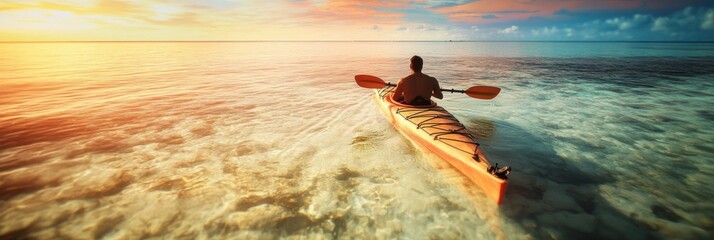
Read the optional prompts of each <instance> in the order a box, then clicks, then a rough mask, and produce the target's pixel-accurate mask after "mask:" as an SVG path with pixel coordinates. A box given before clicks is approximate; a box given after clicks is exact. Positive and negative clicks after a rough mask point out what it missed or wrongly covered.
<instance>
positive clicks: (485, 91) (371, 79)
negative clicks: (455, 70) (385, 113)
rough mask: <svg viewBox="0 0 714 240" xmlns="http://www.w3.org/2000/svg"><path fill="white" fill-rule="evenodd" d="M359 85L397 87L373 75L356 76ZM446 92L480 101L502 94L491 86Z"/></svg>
mask: <svg viewBox="0 0 714 240" xmlns="http://www.w3.org/2000/svg"><path fill="white" fill-rule="evenodd" d="M355 81H356V82H357V85H359V86H360V87H363V88H383V87H384V86H396V84H393V83H385V82H384V80H382V79H381V78H378V77H375V76H372V75H355ZM441 91H444V92H452V93H466V95H468V96H469V97H472V98H478V99H493V98H495V97H496V96H497V95H498V93H500V92H501V89H500V88H497V87H491V86H474V87H470V88H468V89H466V90H454V89H453V88H452V89H443V88H442V89H441Z"/></svg>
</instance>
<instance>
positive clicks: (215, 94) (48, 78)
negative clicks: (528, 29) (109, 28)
mask: <svg viewBox="0 0 714 240" xmlns="http://www.w3.org/2000/svg"><path fill="white" fill-rule="evenodd" d="M0 53H2V54H0V72H3V74H2V75H0V223H2V224H0V238H25V237H29V238H150V237H155V238H205V237H212V238H216V237H224V238H275V237H292V238H304V237H307V238H317V239H319V238H332V239H334V238H406V239H426V238H438V239H457V238H462V239H500V238H507V239H529V238H536V239H543V238H556V239H575V238H582V237H586V238H596V239H603V238H604V239H650V238H667V239H671V238H675V239H711V238H712V235H713V234H712V231H711V229H714V202H712V201H711V199H712V197H714V187H712V185H711V184H710V182H711V180H712V179H714V178H713V176H712V175H713V173H714V171H713V170H714V169H713V166H714V164H713V162H712V161H713V159H714V147H712V146H714V137H712V136H714V132H713V131H714V111H713V110H712V108H711V106H713V105H714V97H713V96H712V95H714V82H713V81H712V80H713V79H714V54H713V53H714V45H712V44H687V43H679V44H675V43H71V44H70V43H45V44H0ZM413 54H421V55H423V56H424V57H425V60H426V66H425V71H426V72H427V73H429V74H432V75H433V76H436V77H437V78H439V79H440V81H441V82H442V86H444V87H454V88H465V87H468V86H471V85H493V86H499V87H501V88H503V92H502V93H501V95H500V96H498V97H497V98H496V99H494V100H492V101H477V100H473V99H468V98H466V97H465V96H461V95H453V94H449V95H446V99H444V100H441V101H439V104H441V105H442V106H444V107H445V108H446V109H448V110H450V111H451V112H452V113H453V114H454V115H456V116H457V117H458V118H459V119H461V120H462V122H463V123H464V124H466V126H467V127H468V128H469V130H470V131H472V132H474V134H475V135H476V136H478V137H479V138H480V139H482V140H481V143H482V145H481V146H482V147H483V149H484V151H485V152H486V153H487V154H488V156H489V157H490V158H491V159H492V160H493V161H495V162H499V163H501V164H510V165H512V166H513V168H514V172H513V173H512V175H511V179H510V188H509V190H508V192H507V194H506V199H505V201H504V204H503V205H501V206H496V205H494V204H493V203H492V202H491V201H490V200H488V199H487V197H486V196H485V195H484V194H483V193H481V192H480V190H479V189H478V188H477V187H476V186H475V185H474V184H472V183H470V182H469V181H468V180H467V179H466V178H465V177H464V176H462V175H461V174H460V173H458V171H456V170H454V169H453V168H451V167H450V166H448V165H447V164H445V163H444V162H442V161H440V160H439V159H438V158H436V157H435V156H433V155H431V154H430V153H428V152H422V151H420V150H419V149H418V148H415V147H414V146H413V145H412V144H411V143H410V142H409V140H407V139H405V138H403V137H401V136H400V135H399V133H397V132H396V131H395V130H394V129H393V128H392V126H391V125H389V124H388V123H387V121H386V120H384V117H383V116H382V115H381V113H380V112H379V111H378V109H377V107H376V106H375V104H374V103H373V102H371V100H370V97H369V94H370V91H368V90H365V89H360V88H358V87H357V86H356V84H354V82H353V78H352V77H353V75H355V74H359V73H365V74H374V75H377V76H380V77H382V78H384V79H386V80H388V81H393V82H394V81H396V80H397V79H399V78H400V77H402V76H404V75H406V74H408V73H409V71H408V69H407V67H408V57H409V56H411V55H413Z"/></svg>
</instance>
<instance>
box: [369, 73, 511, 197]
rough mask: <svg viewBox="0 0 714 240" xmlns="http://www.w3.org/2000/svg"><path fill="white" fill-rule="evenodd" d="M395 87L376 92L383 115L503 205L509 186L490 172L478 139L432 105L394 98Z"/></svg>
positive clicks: (405, 134) (451, 117) (375, 95)
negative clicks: (419, 104) (399, 100)
mask: <svg viewBox="0 0 714 240" xmlns="http://www.w3.org/2000/svg"><path fill="white" fill-rule="evenodd" d="M393 91H394V87H393V86H386V87H384V88H382V89H377V90H374V97H375V100H376V102H377V105H379V107H380V109H381V110H382V112H383V113H384V114H385V116H386V117H387V119H388V120H389V121H390V122H391V123H392V124H393V125H394V127H395V128H396V129H397V130H398V131H399V132H400V133H401V134H402V135H404V136H406V137H407V138H409V139H410V140H412V141H413V142H416V144H417V145H419V146H421V147H423V148H426V149H428V150H429V151H430V152H433V153H435V154H436V155H438V156H439V157H441V158H442V159H444V160H446V161H447V162H448V163H449V164H451V165H452V166H453V167H455V168H456V169H458V170H459V171H460V172H461V173H462V174H464V175H466V176H467V177H468V178H469V179H471V181H473V182H474V183H475V184H476V185H477V186H479V187H480V188H481V189H482V190H483V191H484V193H485V194H486V195H487V196H488V197H489V198H491V199H492V200H493V201H494V202H496V203H497V204H501V202H502V200H503V196H504V195H505V192H506V187H507V186H508V182H507V180H505V179H501V178H498V177H496V176H494V175H492V174H490V173H489V172H488V168H489V167H490V163H489V161H488V158H487V157H486V155H484V153H483V152H482V151H481V149H480V148H479V144H478V142H477V141H476V138H475V137H474V136H473V135H471V134H470V133H469V132H468V131H466V127H465V126H464V125H463V124H461V123H460V122H459V121H458V119H456V117H454V116H453V115H452V114H451V113H449V112H448V111H446V109H444V108H442V107H440V106H437V105H436V103H434V102H432V104H431V105H430V106H411V105H405V104H402V103H399V102H395V101H393V100H392V98H391V95H392V94H391V93H392V92H393Z"/></svg>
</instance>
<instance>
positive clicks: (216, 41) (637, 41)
mask: <svg viewBox="0 0 714 240" xmlns="http://www.w3.org/2000/svg"><path fill="white" fill-rule="evenodd" d="M152 42H155V43H162V42H164V43H169V42H176V43H180V42H185V43H191V42H196V43H199V42H215V43H221V42H225V43H240V42H563V43H579V42H581V43H598V42H601V43H628V42H629V43H714V40H705V41H700V40H692V41H681V40H680V41H658V40H652V41H650V40H59V41H0V43H152Z"/></svg>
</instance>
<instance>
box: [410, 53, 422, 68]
mask: <svg viewBox="0 0 714 240" xmlns="http://www.w3.org/2000/svg"><path fill="white" fill-rule="evenodd" d="M411 61H412V70H414V71H416V72H421V68H422V66H424V60H423V59H421V57H419V56H417V55H414V56H413V57H412V60H411Z"/></svg>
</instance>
